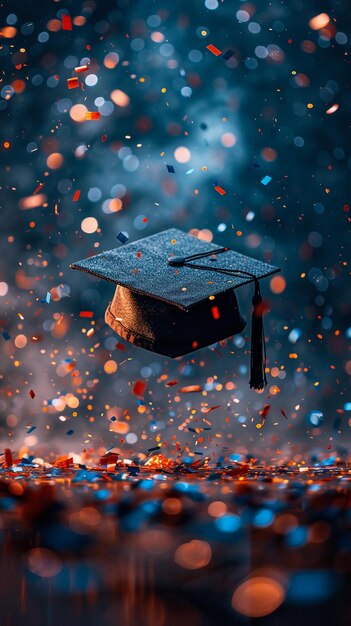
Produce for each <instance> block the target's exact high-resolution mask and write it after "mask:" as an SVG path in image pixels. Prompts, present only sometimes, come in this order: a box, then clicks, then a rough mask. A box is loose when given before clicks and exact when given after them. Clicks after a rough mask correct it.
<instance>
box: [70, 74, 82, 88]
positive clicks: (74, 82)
mask: <svg viewBox="0 0 351 626" xmlns="http://www.w3.org/2000/svg"><path fill="white" fill-rule="evenodd" d="M67 87H68V89H76V88H77V87H79V80H78V78H77V77H76V76H75V77H74V78H67Z"/></svg>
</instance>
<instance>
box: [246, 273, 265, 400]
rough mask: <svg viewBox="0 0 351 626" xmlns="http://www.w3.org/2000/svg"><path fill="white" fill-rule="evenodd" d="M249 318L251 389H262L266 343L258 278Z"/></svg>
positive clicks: (263, 385)
mask: <svg viewBox="0 0 351 626" xmlns="http://www.w3.org/2000/svg"><path fill="white" fill-rule="evenodd" d="M252 305H253V310H252V320H251V377H250V387H251V389H264V388H265V386H266V385H267V379H266V372H265V369H266V345H265V337H264V330H263V320H262V296H261V289H260V284H259V281H258V280H255V293H254V295H253V298H252Z"/></svg>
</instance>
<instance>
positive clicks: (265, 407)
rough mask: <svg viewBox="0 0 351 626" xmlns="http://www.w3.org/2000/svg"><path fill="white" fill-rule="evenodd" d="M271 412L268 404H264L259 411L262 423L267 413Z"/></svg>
mask: <svg viewBox="0 0 351 626" xmlns="http://www.w3.org/2000/svg"><path fill="white" fill-rule="evenodd" d="M270 410H271V405H270V404H265V405H264V407H263V409H262V411H260V415H261V417H262V420H263V423H264V422H265V421H266V417H267V415H268V413H269V411H270Z"/></svg>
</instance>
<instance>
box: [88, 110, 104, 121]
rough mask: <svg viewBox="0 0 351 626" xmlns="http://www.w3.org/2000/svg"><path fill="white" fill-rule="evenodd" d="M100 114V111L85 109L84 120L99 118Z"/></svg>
mask: <svg viewBox="0 0 351 626" xmlns="http://www.w3.org/2000/svg"><path fill="white" fill-rule="evenodd" d="M100 116H101V113H100V111H87V112H86V114H85V119H86V120H99V119H100Z"/></svg>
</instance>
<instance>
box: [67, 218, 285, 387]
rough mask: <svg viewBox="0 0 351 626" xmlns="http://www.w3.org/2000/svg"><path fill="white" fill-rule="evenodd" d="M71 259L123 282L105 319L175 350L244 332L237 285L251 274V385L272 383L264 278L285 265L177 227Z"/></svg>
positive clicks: (145, 341) (137, 339) (161, 349)
mask: <svg viewBox="0 0 351 626" xmlns="http://www.w3.org/2000/svg"><path fill="white" fill-rule="evenodd" d="M71 267H72V268H73V269H77V270H82V271H84V272H88V273H89V274H92V275H93V276H96V277H98V278H103V279H105V280H107V281H110V282H112V283H114V284H115V285H117V287H116V291H115V295H114V297H113V300H112V302H111V303H110V304H109V306H108V307H107V309H106V313H105V321H106V323H107V324H108V325H109V326H111V328H113V330H114V331H115V332H116V333H117V334H118V335H119V336H120V337H122V338H123V339H125V340H126V341H128V342H130V343H132V344H134V345H136V346H139V347H141V348H145V349H146V350H151V351H152V352H157V353H159V354H163V355H166V356H169V357H172V358H175V357H179V356H183V355H185V354H188V353H189V352H193V351H194V350H197V349H199V348H203V347H205V346H210V345H212V344H214V343H217V342H218V341H221V340H223V339H226V338H227V337H230V336H232V335H235V334H237V333H240V332H242V331H243V329H244V328H245V326H246V321H245V320H244V319H243V318H242V317H241V314H240V311H239V307H238V302H237V299H236V293H235V290H236V289H237V288H238V287H241V286H242V285H245V284H246V283H250V282H253V283H254V286H255V289H254V295H253V299H252V303H253V312H252V331H251V378H250V387H252V388H254V389H263V388H264V386H265V385H266V384H267V381H266V375H265V363H266V353H265V338H264V332H263V323H262V297H261V291H260V285H259V280H260V279H261V278H264V277H266V276H269V275H271V274H274V273H275V272H278V271H279V268H277V267H274V266H273V265H268V264H267V263H263V262H262V261H257V260H256V259H252V258H251V257H248V256H245V255H243V254H239V253H238V252H235V251H234V250H231V249H229V248H223V247H220V246H217V245H216V244H214V243H208V242H205V241H202V240H200V239H197V238H196V237H193V236H191V235H188V234H186V233H184V232H182V231H181V230H178V229H176V228H171V229H169V230H165V231H163V232H161V233H157V234H156V235H151V236H149V237H145V238H144V239H140V240H139V241H135V242H133V243H129V244H127V245H124V246H123V247H119V248H116V249H114V250H109V251H107V252H103V253H101V254H98V255H96V256H92V257H90V258H88V259H84V260H82V261H78V262H77V263H72V264H71Z"/></svg>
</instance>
